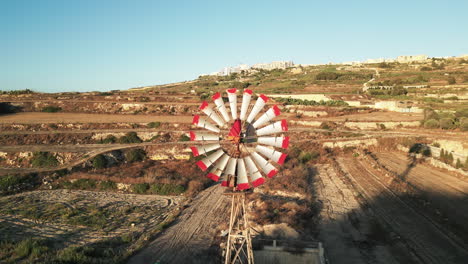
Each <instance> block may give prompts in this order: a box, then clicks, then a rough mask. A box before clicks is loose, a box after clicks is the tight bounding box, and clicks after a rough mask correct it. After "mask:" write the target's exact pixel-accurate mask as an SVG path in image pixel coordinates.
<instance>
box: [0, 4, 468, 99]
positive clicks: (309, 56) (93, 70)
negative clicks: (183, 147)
mask: <svg viewBox="0 0 468 264" xmlns="http://www.w3.org/2000/svg"><path fill="white" fill-rule="evenodd" d="M467 10H468V1H466V0H460V1H450V0H447V1H439V0H438V1H432V0H424V1H416V0H413V1H409V0H405V1H399V0H393V1H378V0H374V1H359V0H353V1H349V0H343V1H338V0H335V1H315V0H309V1H295V0H288V1H284V0H283V1H275V0H270V1H254V0H251V1H243V0H237V1H219V0H218V1H202V0H199V1H195V0H194V1H181V0H172V1H171V0H166V1H157V0H152V1H151V0H133V1H130V0H128V1H123V0H79V1H63V0H41V1H38V0H0V90H16V89H32V90H35V91H41V92H62V91H108V90H122V89H128V88H132V87H141V86H148V85H156V84H165V83H171V82H178V81H185V80H192V79H195V78H197V77H198V76H199V75H200V74H204V73H210V72H214V71H218V70H220V69H221V68H223V67H226V66H235V65H237V64H241V63H242V64H249V65H251V64H255V63H262V62H271V61H278V60H292V61H293V62H294V63H296V64H297V63H300V64H319V63H328V62H344V61H351V60H365V59H367V58H381V57H384V58H394V57H396V56H399V55H417V54H426V55H428V56H430V57H437V56H459V55H462V54H468V16H467V15H466V12H467Z"/></svg>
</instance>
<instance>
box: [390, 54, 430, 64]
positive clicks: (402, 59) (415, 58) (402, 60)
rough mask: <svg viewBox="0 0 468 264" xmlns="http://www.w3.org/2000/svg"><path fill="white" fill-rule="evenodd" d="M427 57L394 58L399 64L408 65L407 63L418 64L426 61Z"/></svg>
mask: <svg viewBox="0 0 468 264" xmlns="http://www.w3.org/2000/svg"><path fill="white" fill-rule="evenodd" d="M427 59H428V57H427V55H424V54H422V55H410V56H398V57H397V58H396V60H397V62H399V63H408V62H419V61H425V60H427Z"/></svg>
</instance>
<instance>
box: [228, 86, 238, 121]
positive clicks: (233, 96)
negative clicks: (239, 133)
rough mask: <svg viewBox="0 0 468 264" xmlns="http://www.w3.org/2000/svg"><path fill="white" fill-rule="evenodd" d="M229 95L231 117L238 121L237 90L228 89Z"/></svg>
mask: <svg viewBox="0 0 468 264" xmlns="http://www.w3.org/2000/svg"><path fill="white" fill-rule="evenodd" d="M226 91H227V94H228V98H229V106H230V107H231V116H232V119H234V120H236V119H237V94H236V92H237V89H236V88H232V89H227V90H226Z"/></svg>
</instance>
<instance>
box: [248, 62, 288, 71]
mask: <svg viewBox="0 0 468 264" xmlns="http://www.w3.org/2000/svg"><path fill="white" fill-rule="evenodd" d="M290 67H294V62H292V61H274V62H271V63H257V64H254V65H252V67H251V68H254V69H264V70H273V69H286V68H290Z"/></svg>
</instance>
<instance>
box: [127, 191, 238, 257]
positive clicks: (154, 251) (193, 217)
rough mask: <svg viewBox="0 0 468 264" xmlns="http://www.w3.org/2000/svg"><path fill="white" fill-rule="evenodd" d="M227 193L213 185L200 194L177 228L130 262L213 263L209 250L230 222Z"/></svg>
mask: <svg viewBox="0 0 468 264" xmlns="http://www.w3.org/2000/svg"><path fill="white" fill-rule="evenodd" d="M224 190H225V188H223V187H221V186H219V185H214V186H212V187H210V188H208V189H206V190H204V191H203V192H201V193H200V194H199V195H198V196H197V197H196V198H195V199H194V201H193V202H192V203H190V207H189V208H187V209H185V210H184V211H183V213H182V215H181V216H179V218H178V219H177V221H176V223H175V224H174V225H172V226H171V227H170V228H169V229H167V230H166V231H164V233H162V234H161V235H160V236H159V237H157V238H156V239H155V240H154V241H153V242H151V244H150V245H149V246H148V247H146V248H145V249H143V250H142V251H140V252H139V253H137V254H136V255H135V256H133V257H132V258H130V260H129V261H128V263H130V264H140V263H141V264H148V263H156V262H157V261H158V260H159V261H161V263H212V261H213V258H212V257H211V258H210V256H209V254H207V252H206V251H207V250H208V249H209V247H210V245H211V242H212V240H213V237H214V236H215V235H216V234H215V232H216V231H217V228H218V227H219V225H220V223H226V224H227V223H228V220H229V215H228V213H229V200H228V197H226V196H224V195H223V194H222V193H223V192H224ZM214 263H217V262H214Z"/></svg>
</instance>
